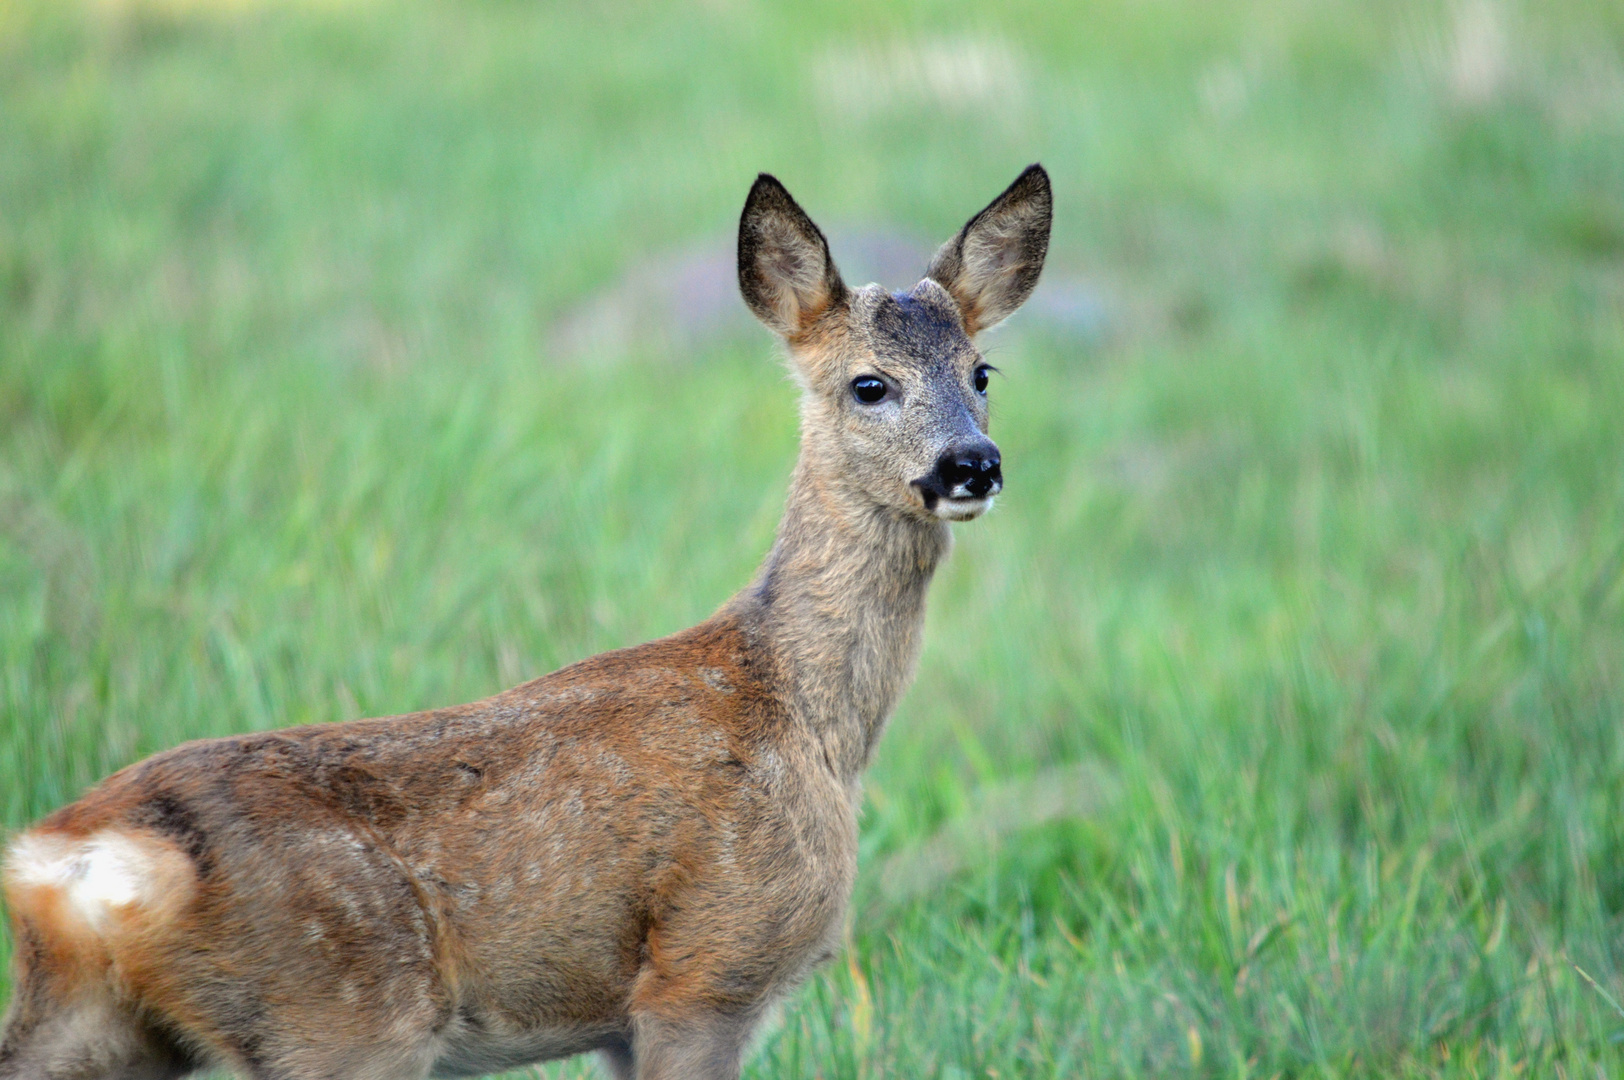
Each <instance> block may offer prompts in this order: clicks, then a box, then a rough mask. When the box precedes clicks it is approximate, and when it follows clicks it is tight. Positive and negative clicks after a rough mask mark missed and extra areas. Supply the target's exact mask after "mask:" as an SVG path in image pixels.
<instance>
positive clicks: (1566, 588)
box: [0, 0, 1624, 1080]
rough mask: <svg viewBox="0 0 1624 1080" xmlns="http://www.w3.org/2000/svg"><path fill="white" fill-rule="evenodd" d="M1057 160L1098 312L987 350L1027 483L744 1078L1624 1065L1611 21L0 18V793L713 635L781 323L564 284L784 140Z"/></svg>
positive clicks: (189, 6) (919, 161) (712, 199)
mask: <svg viewBox="0 0 1624 1080" xmlns="http://www.w3.org/2000/svg"><path fill="white" fill-rule="evenodd" d="M967 43H969V44H967ZM975 43H979V45H978V47H983V48H986V49H989V50H991V51H990V53H987V54H985V55H992V56H993V58H994V60H995V61H996V63H993V65H992V66H993V69H994V70H993V74H994V76H995V77H992V78H991V79H990V82H989V83H988V86H990V89H989V90H986V92H982V93H979V96H978V93H977V92H971V91H974V90H975V88H974V87H971V91H966V92H964V93H962V94H957V96H955V94H956V93H957V91H956V90H954V89H953V86H952V85H950V86H949V87H948V89H947V90H943V89H941V88H940V87H938V88H937V90H936V91H931V90H930V86H929V79H928V78H927V77H925V76H920V77H919V79H916V84H908V83H907V82H906V79H905V78H904V77H903V76H895V79H899V80H902V81H900V82H896V81H894V82H893V83H892V84H888V88H885V87H882V88H881V89H882V90H883V92H874V93H869V94H866V95H865V93H864V92H863V91H862V88H861V87H858V88H857V89H856V90H855V91H854V90H853V89H852V87H851V85H850V83H851V81H852V80H851V79H850V78H849V77H842V76H840V74H839V73H842V72H845V73H848V76H849V73H850V72H852V71H858V72H862V71H874V72H879V73H880V76H884V77H885V78H892V76H891V75H888V74H886V73H888V72H894V71H896V70H902V69H908V64H907V63H905V62H903V61H906V60H907V58H909V57H914V58H917V57H918V56H921V55H924V56H929V55H936V54H940V53H944V52H945V53H947V54H953V55H963V53H964V51H965V50H966V49H968V48H969V47H970V44H975ZM909 49H912V50H913V51H912V52H909V51H908V50H909ZM932 50H935V52H934V53H933V52H932ZM955 50H956V52H955ZM898 57H901V58H902V60H898ZM1000 57H1001V58H1002V59H999V58H1000ZM989 63H991V61H989ZM1000 65H1002V66H1000ZM918 66H919V65H917V64H916V65H915V67H914V69H917V68H918ZM830 72H834V73H836V74H835V75H831V74H830ZM880 76H876V78H879V77H880ZM933 93H934V94H935V96H934V97H933ZM944 93H945V94H946V95H947V99H946V100H943V99H942V95H943V94H944ZM1031 160H1042V161H1043V162H1044V163H1045V164H1046V165H1047V166H1048V167H1049V169H1050V171H1051V173H1052V174H1053V176H1054V178H1055V182H1056V190H1057V203H1058V210H1057V220H1056V226H1055V248H1054V255H1053V260H1054V265H1055V266H1057V267H1060V268H1062V269H1064V268H1070V269H1071V270H1072V271H1073V272H1081V273H1084V274H1085V275H1086V276H1087V277H1088V279H1089V280H1091V281H1093V282H1094V283H1096V285H1097V286H1098V287H1099V288H1100V289H1101V291H1102V292H1103V294H1104V295H1105V296H1106V297H1107V298H1108V303H1109V310H1110V312H1111V317H1110V320H1109V322H1108V325H1107V329H1106V331H1105V333H1104V334H1103V335H1102V336H1101V337H1099V338H1097V339H1095V340H1091V341H1087V342H1078V341H1074V340H1068V339H1065V338H1063V337H1059V336H1054V335H1046V334H1044V333H1042V332H1033V333H1028V334H1025V335H1018V334H1006V335H1004V336H1002V337H1001V338H996V339H995V342H994V346H993V347H994V350H995V353H994V358H995V360H996V362H997V363H998V364H999V366H1000V367H1002V368H1003V369H1004V371H1005V377H1004V378H1003V379H1002V380H1001V381H999V382H997V383H996V384H995V387H994V391H993V393H994V398H995V405H994V407H995V411H996V416H995V424H994V434H995V436H996V437H997V438H998V440H999V442H1000V444H1001V446H1002V448H1003V451H1004V454H1005V458H1006V461H1007V463H1008V466H1009V468H1008V473H1009V480H1010V487H1009V491H1008V493H1007V495H1006V497H1005V498H1004V499H1003V500H1001V502H1000V506H999V508H998V510H997V512H996V513H994V514H993V515H992V516H991V517H990V518H989V519H987V520H984V521H981V522H978V523H976V524H975V525H973V526H969V527H965V528H962V529H961V530H960V543H959V546H958V549H957V551H956V552H955V554H954V556H953V558H952V560H951V562H950V564H949V565H948V566H947V567H946V569H945V570H944V572H943V573H942V575H941V577H940V579H939V581H938V583H937V585H936V587H935V592H934V595H933V598H932V608H931V613H930V625H929V628H928V631H927V638H926V648H925V654H924V658H923V660H922V663H921V665H920V671H919V677H918V680H917V682H916V684H915V686H914V687H913V689H912V690H911V691H910V693H909V695H908V696H907V697H906V699H905V700H904V702H903V705H902V707H901V708H900V709H899V711H898V714H897V716H896V718H895V719H894V721H893V723H892V725H891V729H890V732H889V734H888V735H887V737H886V740H885V742H884V743H883V744H882V746H881V748H880V751H879V755H878V759H877V762H876V764H875V767H874V768H873V770H872V772H871V773H870V777H869V785H868V792H869V805H868V809H867V812H866V815H865V817H864V821H863V848H862V850H863V869H862V874H861V881H860V884H859V888H858V897H857V904H856V910H857V913H858V914H857V918H856V919H855V922H854V925H853V929H852V931H851V936H850V943H849V947H848V950H847V952H846V955H845V956H844V957H842V958H841V959H840V960H838V961H837V962H836V963H834V964H833V965H831V966H830V967H829V968H828V969H826V970H825V971H823V972H822V973H821V974H819V975H818V976H817V977H816V978H815V979H814V980H813V981H812V982H811V984H810V985H809V986H808V987H807V989H806V990H805V992H803V993H802V994H800V995H799V996H798V997H796V998H795V999H793V1000H792V1001H790V1002H789V1003H788V1004H787V1006H786V1008H785V1011H784V1015H783V1018H782V1021H781V1022H780V1024H779V1025H778V1026H777V1027H776V1028H775V1029H773V1030H772V1031H771V1032H769V1033H768V1034H767V1035H766V1036H765V1038H764V1040H763V1043H762V1045H761V1048H760V1050H759V1052H758V1053H757V1055H756V1057H755V1059H754V1061H753V1064H752V1065H751V1070H750V1071H751V1075H753V1076H758V1077H766V1076H807V1077H812V1076H821V1077H826V1078H831V1080H832V1078H835V1077H881V1076H921V1077H941V1078H944V1080H947V1078H961V1077H982V1076H987V1077H999V1078H1009V1077H1021V1076H1030V1077H1052V1076H1086V1077H1117V1076H1122V1077H1126V1076H1179V1075H1192V1076H1212V1077H1260V1078H1263V1077H1271V1076H1282V1077H1327V1078H1329V1077H1376V1076H1414V1077H1451V1078H1453V1077H1461V1078H1465V1077H1513V1076H1521V1077H1533V1076H1539V1077H1544V1076H1555V1077H1572V1078H1578V1077H1604V1076H1608V1075H1614V1074H1617V1073H1618V1072H1619V1071H1621V1070H1624V1047H1621V1045H1620V1044H1621V1041H1624V1015H1620V1014H1619V1012H1618V1011H1616V1009H1615V1007H1614V1006H1613V1005H1612V1004H1611V1003H1610V1001H1609V999H1608V995H1611V996H1612V998H1614V999H1617V998H1621V997H1624V9H1621V8H1619V7H1618V5H1616V4H1612V3H1607V2H1605V0H1595V2H1594V3H1584V2H1580V0H1547V2H1542V3H1539V4H1534V3H1531V2H1530V3H1526V4H1523V5H1517V4H1513V3H1509V2H1508V3H1504V4H1497V3H1487V2H1485V3H1481V4H1474V3H1471V2H1467V3H1463V4H1459V5H1454V6H1449V5H1442V4H1440V5H1431V4H1411V3H1398V2H1391V3H1374V4H1372V3H1355V2H1353V0H1348V2H1345V3H1337V2H1329V3H1311V2H1309V0H1256V2H1252V3H1237V4H1224V5H1216V4H1192V5H1190V6H1188V7H1186V6H1183V5H1176V4H1173V3H1171V2H1167V0H1151V2H1143V0H1134V2H1129V0H1112V2H1102V3H1098V4H1090V5H1086V6H1078V5H1060V4H1054V3H1048V2H1040V0H1025V2H1021V3H1014V4H1003V5H998V6H996V7H994V6H993V5H986V4H979V5H970V4H949V3H932V4H928V5H924V6H921V7H918V8H915V9H911V10H909V11H907V12H899V11H895V10H884V11H880V10H874V8H873V6H871V5H867V4H857V3H841V2H823V3H815V4H800V5H793V6H791V5H785V6H783V8H782V9H779V10H761V9H757V8H756V7H754V6H748V5H744V4H732V3H727V2H724V0H716V2H714V3H711V4H708V5H703V6H700V7H699V8H697V9H695V10H687V8H686V6H685V7H684V8H683V9H680V10H679V9H678V8H676V7H675V6H673V7H672V8H669V9H668V8H664V7H657V6H653V5H646V4H615V5H605V6H603V7H602V8H601V9H599V8H591V7H589V6H588V5H585V4H558V5H553V6H549V7H545V8H538V7H532V6H529V5H521V4H518V3H510V2H503V0H487V2H481V3H471V2H465V3H455V4H429V3H404V4H397V3H384V2H382V0H380V2H378V3H358V4H354V5H338V4H318V3H314V2H309V3H298V2H292V0H289V2H286V3H270V2H266V3H239V4H235V5H230V4H222V5H217V6H210V5H208V4H203V3H196V2H193V3H185V2H182V0H171V2H169V3H161V2H158V0H152V2H150V3H136V2H126V3H121V4H119V3H111V2H109V3H103V4H92V5H90V6H88V7H84V8H80V7H78V6H71V5H69V6H63V5H52V4H46V3H44V2H43V0H41V2H38V3H34V2H28V0H18V2H16V3H12V4H9V5H4V6H0V777H3V778H4V782H3V784H0V814H3V819H0V824H3V825H4V826H5V827H6V828H8V829H9V828H15V827H19V826H21V825H23V824H24V823H26V822H28V821H29V820H31V819H33V818H35V817H37V816H39V815H41V814H43V813H45V812H47V811H49V810H50V809H51V808H53V807H55V806H58V805H60V804H62V803H63V802H65V801H68V800H70V799H72V798H73V797H74V796H75V795H76V794H77V793H78V792H80V791H82V790H83V789H84V788H85V787H86V786H87V785H88V784H90V783H92V782H94V781H95V780H96V779H97V778H98V777H100V776H102V775H104V774H105V773H106V772H108V771H110V770H112V769H114V768H116V767H118V766H120V765H122V764H124V763H126V762H129V761H131V760H133V759H135V758H137V757H140V756H142V755H144V754H147V753H150V752H153V751H155V750H158V749H161V748H163V747H166V746H169V745H171V744H173V743H175V742H177V741H179V740H182V739H186V738H193V737H197V736H204V735H214V734H223V733H227V732H234V731H241V730H246V729H251V728H266V727H273V726H281V725H286V724H294V723H305V722H313V721H325V720H335V719H343V718H347V717H355V716H360V715H372V714H381V713H389V712H398V711H404V710H410V709H415V708H420V707H425V706H431V705H439V704H446V703H451V702H456V701H462V700H467V699H472V698H475V697H478V696H481V695H484V694H488V693H491V692H494V691H496V690H498V689H501V688H503V687H505V686H508V685H510V684H513V683H515V682H518V681H520V680H522V679H525V678H528V677H531V676H534V675H537V674H540V673H542V672H545V671H547V670H549V669H551V668H553V667H556V666H558V665H560V664H563V663H566V662H568V661H571V660H574V659H576V658H579V657H581V656H584V655H587V654H589V653H591V652H594V651H597V650H600V649H604V648H609V647H613V646H618V645H624V644H629V643H632V642H635V641H638V640H642V639H646V638H648V637H651V636H655V635H658V634H662V633H666V632H669V631H672V630H675V629H678V628H680V627H682V626H684V625H687V624H689V623H691V622H694V621H696V620H698V619H700V618H702V617H703V616H704V615H706V614H707V613H708V612H709V611H710V610H711V609H713V608H714V607H715V606H716V605H717V604H718V603H720V602H721V601H722V600H723V599H724V598H725V597H726V596H727V595H728V594H729V593H730V592H731V591H732V589H734V588H736V587H737V586H739V585H740V584H742V583H743V582H744V581H745V580H746V579H747V576H748V574H749V572H750V570H751V569H752V568H753V566H754V564H755V562H756V560H757V559H758V558H759V557H760V555H761V554H762V552H763V551H764V550H765V548H766V546H767V544H768V543H769V542H770V538H771V535H772V529H773V526H774V524H775V523H776V517H777V511H778V504H779V500H780V498H781V496H782V492H783V488H784V483H785V479H786V477H787V472H788V468H789V465H790V462H791V460H792V458H793V454H794V446H795V432H794V401H793V396H792V390H791V388H790V386H789V385H788V383H787V381H786V380H785V379H784V377H783V376H782V373H781V370H780V369H779V368H777V367H776V366H775V361H774V359H773V354H772V349H771V347H770V346H769V344H768V341H767V339H766V336H765V334H764V333H763V334H762V335H759V336H756V337H752V338H747V339H741V340H739V341H737V342H728V343H724V344H719V345H717V346H716V347H715V348H712V349H708V350H706V351H705V353H704V354H703V355H680V356H672V355H665V354H661V353H659V352H658V351H657V350H654V351H644V352H643V353H639V354H638V355H634V356H632V357H630V358H627V359H622V360H619V361H615V362H612V363H611V362H593V361H592V360H591V359H590V358H589V359H587V360H577V361H573V362H569V363H564V362H561V361H560V360H559V359H558V358H557V357H556V356H553V355H550V348H549V337H548V326H549V325H550V323H551V321H552V319H553V318H554V316H555V315H556V314H557V313H558V312H560V311H562V310H565V309H567V308H568V306H569V305H570V304H571V303H573V302H575V301H577V300H578V299H579V298H581V297H582V296H585V295H587V294H589V293H590V292H591V291H592V290H593V289H595V288H597V287H600V286H602V285H604V284H606V283H609V282H612V281H613V280H615V279H616V278H617V276H618V275H620V274H622V273H624V272H626V271H627V270H629V269H630V268H632V267H635V266H636V265H637V263H638V261H639V260H640V259H645V258H650V257H653V256H654V255H656V254H658V253H661V252H664V251H667V250H669V249H671V248H672V247H674V246H680V245H681V244H683V243H685V242H688V241H690V240H692V239H693V238H695V237H702V236H708V235H715V234H718V233H725V232H726V230H728V229H729V228H730V227H731V225H732V223H733V221H734V219H735V215H736V213H737V211H738V208H739V205H740V203H741V200H742V199H743V196H744V193H745V191H746V189H747V187H748V184H749V181H750V179H751V177H752V176H753V175H754V173H755V172H756V171H757V170H759V169H770V170H773V171H775V172H777V173H778V174H779V175H780V176H781V177H782V178H784V179H785V181H786V182H787V183H788V184H789V186H790V188H791V190H793V191H794V192H795V193H796V194H797V196H798V197H800V198H801V199H802V201H803V202H804V203H805V205H806V206H807V207H808V208H809V209H810V210H811V212H812V213H813V214H814V216H817V217H819V218H820V219H823V220H840V219H846V220H852V219H863V218H867V219H887V220H893V221H897V222H900V223H903V224H905V225H908V226H912V227H916V228H919V229H921V230H926V231H929V232H930V233H933V234H937V235H940V236H943V237H945V236H946V235H947V234H948V232H949V231H950V230H952V229H953V228H956V227H957V225H959V224H960V223H961V222H962V221H963V219H964V217H965V216H966V215H967V214H968V213H970V212H971V211H973V210H974V209H976V208H977V207H979V206H980V205H981V204H982V203H983V202H984V201H985V200H986V199H987V198H989V197H990V196H991V195H992V194H994V193H995V192H996V191H997V190H999V189H1000V188H1001V187H1002V185H1003V184H1005V183H1007V182H1008V180H1009V179H1010V178H1011V177H1012V176H1014V174H1015V172H1016V171H1017V170H1018V169H1019V167H1020V166H1022V165H1024V164H1025V163H1026V162H1028V161H1031ZM836 254H837V257H838V255H839V252H837V253H836ZM0 959H3V957H0ZM1581 968H1582V969H1583V971H1584V972H1585V973H1587V974H1588V976H1590V977H1591V978H1592V979H1593V980H1594V983H1592V982H1591V981H1589V980H1588V979H1586V978H1585V977H1582V976H1581V975H1580V974H1579V970H1578V969H1581ZM584 1068H585V1066H584V1065H580V1064H569V1065H566V1066H562V1067H558V1068H557V1070H556V1071H559V1072H561V1073H563V1074H565V1075H571V1076H573V1075H577V1074H578V1073H579V1072H580V1071H581V1070H582V1069H584ZM544 1071H545V1072H547V1075H553V1074H554V1071H552V1070H544Z"/></svg>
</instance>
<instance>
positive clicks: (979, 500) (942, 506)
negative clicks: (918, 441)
mask: <svg viewBox="0 0 1624 1080" xmlns="http://www.w3.org/2000/svg"><path fill="white" fill-rule="evenodd" d="M913 487H914V490H915V491H917V492H918V493H919V498H920V501H921V502H923V503H924V504H925V513H927V514H929V515H931V516H932V517H935V518H940V519H941V520H943V521H973V520H975V519H976V518H978V517H980V516H981V515H982V514H985V513H986V512H987V511H988V510H991V509H992V504H993V499H994V498H995V497H996V496H997V495H998V493H999V492H1000V491H1002V490H1003V487H1004V485H1003V483H1002V482H1001V481H999V482H995V483H993V484H992V485H990V488H991V490H987V491H981V492H978V493H972V492H970V491H966V490H964V485H962V484H960V485H955V486H954V488H952V489H951V490H948V491H943V490H942V487H941V485H940V484H936V483H932V482H931V481H930V480H928V479H927V480H915V481H914V482H913Z"/></svg>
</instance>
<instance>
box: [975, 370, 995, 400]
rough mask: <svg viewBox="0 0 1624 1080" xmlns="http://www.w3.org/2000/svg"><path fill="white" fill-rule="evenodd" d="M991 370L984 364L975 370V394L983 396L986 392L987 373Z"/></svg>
mask: <svg viewBox="0 0 1624 1080" xmlns="http://www.w3.org/2000/svg"><path fill="white" fill-rule="evenodd" d="M991 370H992V369H991V368H989V367H988V366H987V365H986V364H982V365H981V366H980V367H978V368H976V373H975V387H976V393H978V394H985V393H986V392H987V372H989V371H991Z"/></svg>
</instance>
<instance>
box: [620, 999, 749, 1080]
mask: <svg viewBox="0 0 1624 1080" xmlns="http://www.w3.org/2000/svg"><path fill="white" fill-rule="evenodd" d="M751 1026H752V1023H751V1020H749V1019H746V1018H742V1017H739V1016H729V1015H724V1014H721V1013H716V1012H708V1013H694V1014H692V1015H689V1016H684V1017H681V1018H678V1019H670V1018H666V1017H656V1016H639V1017H634V1018H633V1027H634V1030H635V1031H636V1036H635V1037H634V1039H633V1042H632V1056H633V1058H634V1060H635V1061H636V1072H635V1074H634V1075H635V1076H636V1080H737V1077H738V1075H739V1069H740V1067H741V1065H742V1063H743V1059H744V1047H745V1043H746V1042H747V1041H748V1040H749V1038H750V1029H751Z"/></svg>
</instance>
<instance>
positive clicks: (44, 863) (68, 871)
mask: <svg viewBox="0 0 1624 1080" xmlns="http://www.w3.org/2000/svg"><path fill="white" fill-rule="evenodd" d="M6 870H7V876H8V877H9V878H10V879H11V881H12V883H13V885H15V886H23V887H29V886H32V887H34V888H52V889H57V890H59V891H60V892H61V893H62V895H63V896H64V898H65V899H66V900H67V901H68V903H69V905H71V906H72V908H73V910H74V911H75V912H76V913H78V915H79V917H80V918H82V919H84V921H85V922H86V923H88V924H89V925H90V926H91V927H92V928H93V929H98V930H99V929H101V928H102V927H103V926H105V925H106V922H107V919H108V917H109V916H110V915H112V914H113V913H114V912H115V911H119V910H122V909H124V908H128V907H130V906H131V905H135V904H145V903H148V902H150V901H152V900H153V899H156V897H157V896H158V886H159V885H160V882H159V876H158V865H157V862H156V860H155V859H154V858H153V857H152V854H151V853H150V852H148V851H147V850H146V849H145V848H143V847H142V846H141V845H140V844H139V843H138V842H137V841H135V840H133V839H131V838H130V837H128V836H125V835H123V834H121V833H116V832H111V831H103V832H99V833H96V834H95V835H94V836H90V837H88V838H85V839H72V840H70V839H66V838H63V837H56V836H50V835H44V836H41V835H38V834H34V835H29V834H24V835H23V836H19V837H18V838H17V840H16V842H15V843H14V844H12V846H11V851H10V852H8V853H7V857H6Z"/></svg>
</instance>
